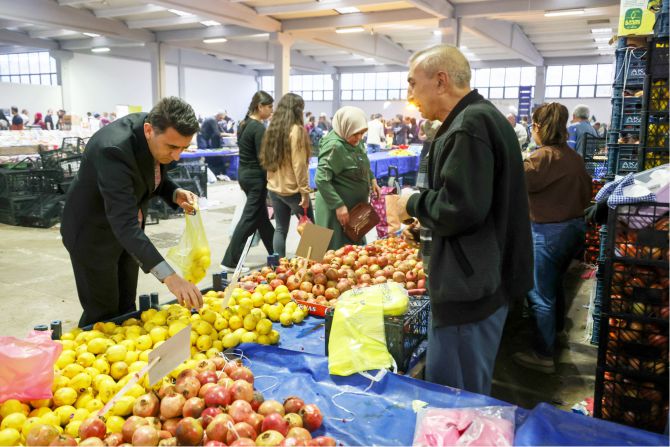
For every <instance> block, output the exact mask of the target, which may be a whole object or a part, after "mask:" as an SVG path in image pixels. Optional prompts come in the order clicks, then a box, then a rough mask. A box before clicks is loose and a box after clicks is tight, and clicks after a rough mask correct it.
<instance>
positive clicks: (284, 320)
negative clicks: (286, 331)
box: [279, 312, 293, 326]
mask: <svg viewBox="0 0 670 447" xmlns="http://www.w3.org/2000/svg"><path fill="white" fill-rule="evenodd" d="M279 322H280V323H281V325H282V326H291V325H293V320H292V319H291V314H290V313H287V312H283V313H282V314H281V315H280V316H279Z"/></svg>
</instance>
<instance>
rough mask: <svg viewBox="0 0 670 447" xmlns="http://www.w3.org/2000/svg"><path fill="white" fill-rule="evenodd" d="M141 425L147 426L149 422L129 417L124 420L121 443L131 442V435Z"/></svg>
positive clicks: (137, 417)
mask: <svg viewBox="0 0 670 447" xmlns="http://www.w3.org/2000/svg"><path fill="white" fill-rule="evenodd" d="M143 425H149V421H147V420H146V419H144V418H141V417H139V416H130V417H129V418H128V419H126V422H124V423H123V427H122V428H121V434H123V442H132V441H133V433H135V430H137V429H138V428H139V427H141V426H143Z"/></svg>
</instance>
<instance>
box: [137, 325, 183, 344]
mask: <svg viewBox="0 0 670 447" xmlns="http://www.w3.org/2000/svg"><path fill="white" fill-rule="evenodd" d="M186 326H188V323H184V322H183V321H174V322H172V323H170V326H169V327H168V335H169V336H170V337H172V336H174V335H175V334H176V333H177V332H179V331H181V330H182V329H184V328H185V327H186ZM150 347H151V346H149V348H150ZM149 348H146V349H149Z"/></svg>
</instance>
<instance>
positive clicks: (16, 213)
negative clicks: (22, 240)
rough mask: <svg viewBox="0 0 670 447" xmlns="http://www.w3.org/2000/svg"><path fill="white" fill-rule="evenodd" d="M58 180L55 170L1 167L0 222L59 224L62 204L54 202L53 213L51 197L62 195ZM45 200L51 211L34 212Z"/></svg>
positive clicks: (40, 225) (33, 224)
mask: <svg viewBox="0 0 670 447" xmlns="http://www.w3.org/2000/svg"><path fill="white" fill-rule="evenodd" d="M58 179H59V172H58V171H56V170H47V169H0V222H2V223H4V224H8V225H28V226H37V227H50V226H52V225H54V224H55V223H57V222H58V218H59V214H60V208H59V207H60V203H57V204H55V205H53V206H55V208H56V210H55V216H54V210H53V209H52V208H53V206H52V199H53V198H54V197H60V196H61V195H60V191H59V186H58ZM44 201H47V202H49V204H50V206H49V210H48V213H46V215H45V214H44V213H41V214H40V213H38V214H35V213H36V211H35V207H38V208H40V209H41V203H42V202H44ZM57 202H58V201H57ZM38 211H39V210H38Z"/></svg>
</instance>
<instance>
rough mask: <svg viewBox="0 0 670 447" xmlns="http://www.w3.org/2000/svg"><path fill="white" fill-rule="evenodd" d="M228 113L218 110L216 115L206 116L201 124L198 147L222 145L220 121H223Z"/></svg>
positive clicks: (206, 147)
mask: <svg viewBox="0 0 670 447" xmlns="http://www.w3.org/2000/svg"><path fill="white" fill-rule="evenodd" d="M225 116H226V114H225V113H224V112H218V113H217V114H216V115H214V116H210V117H209V118H205V120H204V121H203V122H202V124H201V125H200V133H199V134H198V137H197V141H198V149H219V148H220V147H221V130H220V129H219V121H221V120H222V119H223V118H224V117H225Z"/></svg>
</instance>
